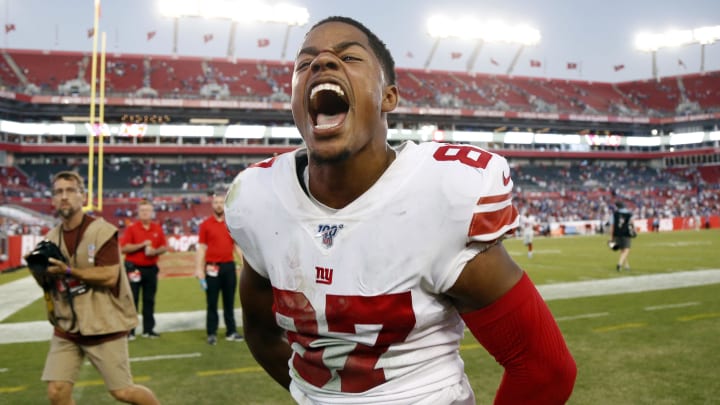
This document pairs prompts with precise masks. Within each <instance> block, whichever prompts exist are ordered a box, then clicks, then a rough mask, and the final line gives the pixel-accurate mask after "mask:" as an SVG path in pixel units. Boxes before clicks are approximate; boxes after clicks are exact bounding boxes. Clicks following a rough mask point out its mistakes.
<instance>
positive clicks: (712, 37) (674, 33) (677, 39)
mask: <svg viewBox="0 0 720 405" xmlns="http://www.w3.org/2000/svg"><path fill="white" fill-rule="evenodd" d="M718 40H720V25H716V26H712V27H700V28H695V29H691V30H677V29H674V30H669V31H666V32H661V33H654V34H653V33H648V32H641V33H639V34H637V35H636V36H635V47H636V48H637V49H638V50H640V51H642V52H650V53H651V54H652V73H653V77H654V78H655V79H657V78H658V72H657V51H658V50H659V49H662V48H675V47H680V46H685V45H692V44H700V72H704V71H705V46H706V45H711V44H713V43H715V42H716V41H718Z"/></svg>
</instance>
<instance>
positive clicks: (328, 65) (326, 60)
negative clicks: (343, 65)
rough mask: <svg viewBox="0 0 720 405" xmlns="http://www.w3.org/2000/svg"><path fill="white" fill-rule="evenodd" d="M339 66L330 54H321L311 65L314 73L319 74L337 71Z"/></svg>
mask: <svg viewBox="0 0 720 405" xmlns="http://www.w3.org/2000/svg"><path fill="white" fill-rule="evenodd" d="M337 68H338V64H337V60H336V58H335V57H334V56H333V55H332V54H330V53H329V52H320V53H319V54H318V55H317V56H316V57H315V59H313V61H312V63H311V64H310V69H311V70H312V71H313V73H317V72H319V71H321V70H325V69H337Z"/></svg>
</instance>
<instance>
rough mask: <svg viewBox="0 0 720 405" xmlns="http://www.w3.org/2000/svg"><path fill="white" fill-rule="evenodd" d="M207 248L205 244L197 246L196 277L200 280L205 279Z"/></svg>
mask: <svg viewBox="0 0 720 405" xmlns="http://www.w3.org/2000/svg"><path fill="white" fill-rule="evenodd" d="M206 250H207V246H206V245H205V244H204V243H199V242H198V244H197V245H195V277H197V278H198V279H199V280H204V279H205V251H206Z"/></svg>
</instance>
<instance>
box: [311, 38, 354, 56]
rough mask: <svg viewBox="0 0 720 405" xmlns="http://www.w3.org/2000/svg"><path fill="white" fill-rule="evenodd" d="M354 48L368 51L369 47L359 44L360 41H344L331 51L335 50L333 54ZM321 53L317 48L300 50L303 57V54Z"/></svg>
mask: <svg viewBox="0 0 720 405" xmlns="http://www.w3.org/2000/svg"><path fill="white" fill-rule="evenodd" d="M353 46H359V47H361V48H363V49H365V50H367V47H365V45H363V44H362V43H361V42H358V41H344V42H340V43H339V44H336V45H335V46H333V47H332V48H331V49H332V50H333V52H335V53H338V52H342V51H344V50H346V49H348V48H350V47H353ZM320 52H321V51H320V50H319V49H318V48H317V47H314V46H308V47H305V48H302V49H301V50H300V52H298V55H302V54H307V55H317V54H319V53H320Z"/></svg>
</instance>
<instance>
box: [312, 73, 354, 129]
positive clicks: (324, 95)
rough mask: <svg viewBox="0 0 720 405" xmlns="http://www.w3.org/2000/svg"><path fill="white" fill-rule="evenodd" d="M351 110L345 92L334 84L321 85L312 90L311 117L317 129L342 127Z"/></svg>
mask: <svg viewBox="0 0 720 405" xmlns="http://www.w3.org/2000/svg"><path fill="white" fill-rule="evenodd" d="M349 109H350V104H349V103H348V99H347V96H346V95H345V91H343V89H342V88H341V87H340V86H338V85H337V84H334V83H321V84H318V85H316V86H315V87H313V88H312V89H311V90H310V115H311V117H312V120H313V124H314V125H315V129H329V128H334V127H336V126H339V125H341V124H342V123H343V122H344V121H345V117H346V116H347V112H348V110H349Z"/></svg>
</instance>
